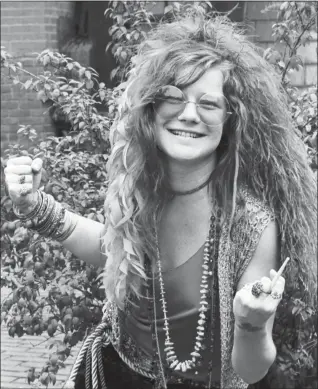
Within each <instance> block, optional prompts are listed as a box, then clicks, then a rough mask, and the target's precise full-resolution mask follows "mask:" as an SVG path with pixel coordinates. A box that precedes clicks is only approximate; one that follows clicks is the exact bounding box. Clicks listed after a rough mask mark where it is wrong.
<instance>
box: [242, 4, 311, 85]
mask: <svg viewBox="0 0 318 389" xmlns="http://www.w3.org/2000/svg"><path fill="white" fill-rule="evenodd" d="M269 3H270V2H268V1H251V2H249V1H246V2H245V4H246V5H245V20H246V21H247V22H248V24H249V25H250V26H251V34H253V35H255V37H253V39H254V40H255V42H257V44H258V45H259V46H261V47H262V48H264V49H266V48H267V47H270V46H272V44H273V42H274V38H273V36H272V28H271V27H272V25H273V24H274V23H275V22H276V21H277V19H276V12H270V13H265V14H264V13H261V10H263V9H264V8H265V7H266V5H267V4H269ZM312 36H313V39H312V41H311V42H310V43H309V44H308V45H306V46H304V47H301V48H300V49H299V51H298V54H299V55H301V56H302V57H303V59H304V67H303V68H300V69H299V70H298V71H294V72H293V73H289V77H290V80H291V83H292V84H293V85H294V86H297V87H299V88H300V89H303V88H305V87H308V86H311V85H315V84H316V83H317V51H316V49H317V34H316V33H314V34H312ZM278 49H279V46H278Z"/></svg>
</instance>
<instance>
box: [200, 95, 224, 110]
mask: <svg viewBox="0 0 318 389" xmlns="http://www.w3.org/2000/svg"><path fill="white" fill-rule="evenodd" d="M199 104H200V107H201V108H203V109H207V110H213V109H221V108H222V103H221V101H220V99H219V98H218V97H217V96H211V95H203V96H202V97H201V99H200V101H199Z"/></svg>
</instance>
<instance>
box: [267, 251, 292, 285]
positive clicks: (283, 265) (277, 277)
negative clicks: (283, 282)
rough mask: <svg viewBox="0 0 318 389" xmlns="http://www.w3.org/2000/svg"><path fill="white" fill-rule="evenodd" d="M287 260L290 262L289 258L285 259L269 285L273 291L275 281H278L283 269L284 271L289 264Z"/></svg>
mask: <svg viewBox="0 0 318 389" xmlns="http://www.w3.org/2000/svg"><path fill="white" fill-rule="evenodd" d="M289 260H290V258H289V257H287V258H286V259H285V261H284V263H283V264H282V266H281V267H280V268H279V270H278V272H277V274H276V276H275V277H274V278H273V281H272V283H271V288H272V289H273V288H274V286H275V285H276V282H277V280H278V279H279V277H280V276H281V275H282V273H283V271H284V269H285V267H286V265H287V263H288V262H289Z"/></svg>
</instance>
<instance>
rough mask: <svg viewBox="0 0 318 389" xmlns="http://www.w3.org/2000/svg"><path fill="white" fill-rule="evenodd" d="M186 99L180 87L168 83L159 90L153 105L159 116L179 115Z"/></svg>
mask: <svg viewBox="0 0 318 389" xmlns="http://www.w3.org/2000/svg"><path fill="white" fill-rule="evenodd" d="M184 100H185V99H184V96H183V93H182V92H181V90H180V89H178V88H176V87H174V86H172V85H168V86H164V87H162V88H161V89H160V90H159V92H158V94H157V95H156V98H155V101H154V105H153V106H154V109H155V111H156V112H157V114H158V115H159V116H161V117H164V118H169V117H173V116H175V115H177V114H178V113H179V112H181V111H182V110H183V109H184Z"/></svg>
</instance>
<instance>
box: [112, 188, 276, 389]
mask: <svg viewBox="0 0 318 389" xmlns="http://www.w3.org/2000/svg"><path fill="white" fill-rule="evenodd" d="M240 192H241V195H242V198H243V200H244V201H243V202H244V203H245V204H244V205H238V206H237V210H236V215H235V216H238V217H237V218H234V220H235V222H234V224H233V228H232V231H231V236H232V239H231V240H229V239H228V234H229V220H227V221H226V222H225V223H224V224H223V227H222V231H221V236H220V242H219V259H218V280H219V308H220V335H221V383H220V386H221V389H246V388H247V387H248V384H247V383H246V382H244V381H243V380H242V379H241V378H240V377H239V376H238V375H237V374H236V373H235V371H234V369H233V367H232V363H231V353H232V348H233V338H234V315H233V311H232V306H233V298H234V295H235V293H236V289H237V285H238V282H239V280H240V278H241V276H242V274H243V273H244V271H245V270H246V268H247V266H248V264H249V262H250V261H251V259H252V257H253V254H254V252H255V249H256V247H257V244H258V242H259V240H260V237H261V234H262V232H263V231H264V229H265V227H266V226H267V225H268V223H269V222H270V221H271V220H274V214H273V212H272V211H271V210H270V209H269V208H268V207H267V206H266V205H265V204H263V203H262V202H261V201H259V200H258V199H256V198H254V197H253V196H252V195H251V194H250V193H249V192H248V191H247V189H246V188H244V189H241V190H240ZM120 320H121V318H120V314H118V310H117V309H114V310H113V313H112V323H113V326H112V327H113V334H112V336H111V338H112V343H113V346H114V348H115V349H116V350H117V352H118V354H119V355H120V356H121V357H122V359H123V360H124V361H125V362H128V364H129V365H130V367H135V370H136V371H144V372H148V376H149V377H151V375H152V373H151V372H152V367H153V366H152V364H151V360H150V359H149V357H148V356H147V355H145V354H144V353H142V351H141V350H140V348H138V345H137V344H136V343H135V341H134V339H132V338H131V337H130V336H129V335H128V334H127V333H120V332H121V331H120V327H121V326H120ZM154 377H155V376H154Z"/></svg>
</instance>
